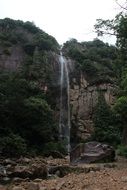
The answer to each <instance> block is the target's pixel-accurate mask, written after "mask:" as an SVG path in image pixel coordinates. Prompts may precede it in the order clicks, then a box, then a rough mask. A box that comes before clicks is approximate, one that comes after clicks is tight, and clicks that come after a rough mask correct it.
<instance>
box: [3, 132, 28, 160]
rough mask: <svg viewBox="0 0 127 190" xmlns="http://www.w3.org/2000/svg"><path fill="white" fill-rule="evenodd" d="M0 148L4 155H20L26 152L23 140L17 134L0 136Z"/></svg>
mask: <svg viewBox="0 0 127 190" xmlns="http://www.w3.org/2000/svg"><path fill="white" fill-rule="evenodd" d="M0 142H1V143H0V150H1V153H2V155H4V156H14V157H17V156H21V155H24V154H25V153H26V144H25V140H24V139H23V138H21V137H20V136H19V135H15V134H10V135H9V136H8V137H2V138H0Z"/></svg>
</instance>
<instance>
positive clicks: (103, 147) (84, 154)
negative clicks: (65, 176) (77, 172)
mask: <svg viewBox="0 0 127 190" xmlns="http://www.w3.org/2000/svg"><path fill="white" fill-rule="evenodd" d="M70 159H71V162H72V163H95V162H112V161H114V160H115V150H114V148H113V147H111V146H109V145H107V144H102V143H99V142H95V141H93V142H88V143H85V144H79V145H77V146H76V148H74V149H73V150H72V151H71V155H70Z"/></svg>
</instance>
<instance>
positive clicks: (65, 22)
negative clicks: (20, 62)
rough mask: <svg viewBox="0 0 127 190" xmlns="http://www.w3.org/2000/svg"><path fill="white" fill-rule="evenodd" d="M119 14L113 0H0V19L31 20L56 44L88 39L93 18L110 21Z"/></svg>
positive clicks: (91, 33)
mask: <svg viewBox="0 0 127 190" xmlns="http://www.w3.org/2000/svg"><path fill="white" fill-rule="evenodd" d="M119 11H120V10H119V8H118V6H117V5H116V3H115V0H0V18H1V19H3V18H5V17H9V18H12V19H16V20H18V19H19V20H23V21H32V22H34V23H35V24H36V26H38V27H39V28H41V29H42V30H44V31H45V32H47V33H48V34H50V35H52V36H54V37H55V38H56V40H57V41H58V42H59V43H60V44H62V43H64V42H65V41H67V40H68V39H70V38H76V39H77V40H78V41H89V40H92V39H93V38H95V37H96V34H95V33H94V32H93V30H94V27H93V25H94V24H95V23H96V19H98V18H103V19H112V18H114V16H115V15H116V14H117V13H118V12H119ZM103 40H104V41H108V42H109V43H114V42H115V39H114V38H110V39H109V38H107V37H106V38H104V39H103Z"/></svg>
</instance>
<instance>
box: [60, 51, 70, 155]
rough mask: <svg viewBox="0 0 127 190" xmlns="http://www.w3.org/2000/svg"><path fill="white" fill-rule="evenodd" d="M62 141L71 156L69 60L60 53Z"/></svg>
mask: <svg viewBox="0 0 127 190" xmlns="http://www.w3.org/2000/svg"><path fill="white" fill-rule="evenodd" d="M59 61H60V71H61V73H60V120H59V133H60V139H61V140H65V142H66V146H67V152H68V154H70V127H71V124H70V94H69V88H70V87H69V72H68V67H67V60H66V59H65V57H64V56H63V55H62V52H60V59H59Z"/></svg>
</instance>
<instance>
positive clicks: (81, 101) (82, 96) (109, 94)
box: [68, 59, 117, 141]
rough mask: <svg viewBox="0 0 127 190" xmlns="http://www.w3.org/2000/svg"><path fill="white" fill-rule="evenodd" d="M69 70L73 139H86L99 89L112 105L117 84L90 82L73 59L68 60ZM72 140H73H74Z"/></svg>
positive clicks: (89, 132) (88, 135)
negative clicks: (77, 69) (78, 69)
mask: <svg viewBox="0 0 127 190" xmlns="http://www.w3.org/2000/svg"><path fill="white" fill-rule="evenodd" d="M68 66H69V70H70V105H71V125H72V126H71V127H72V136H73V138H75V140H76V139H77V141H78V139H80V140H82V141H84V140H86V139H88V138H89V137H90V136H91V133H92V132H93V122H92V118H93V114H94V109H95V106H96V104H97V102H98V96H99V93H100V91H101V92H103V94H104V97H105V100H106V102H107V104H108V105H110V106H112V105H113V104H114V101H115V97H116V89H117V86H116V85H115V84H113V83H106V82H104V83H100V84H90V83H89V82H88V80H87V76H86V74H84V73H82V72H77V71H76V68H75V63H74V61H71V60H70V59H69V60H68ZM75 140H74V141H75Z"/></svg>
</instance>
